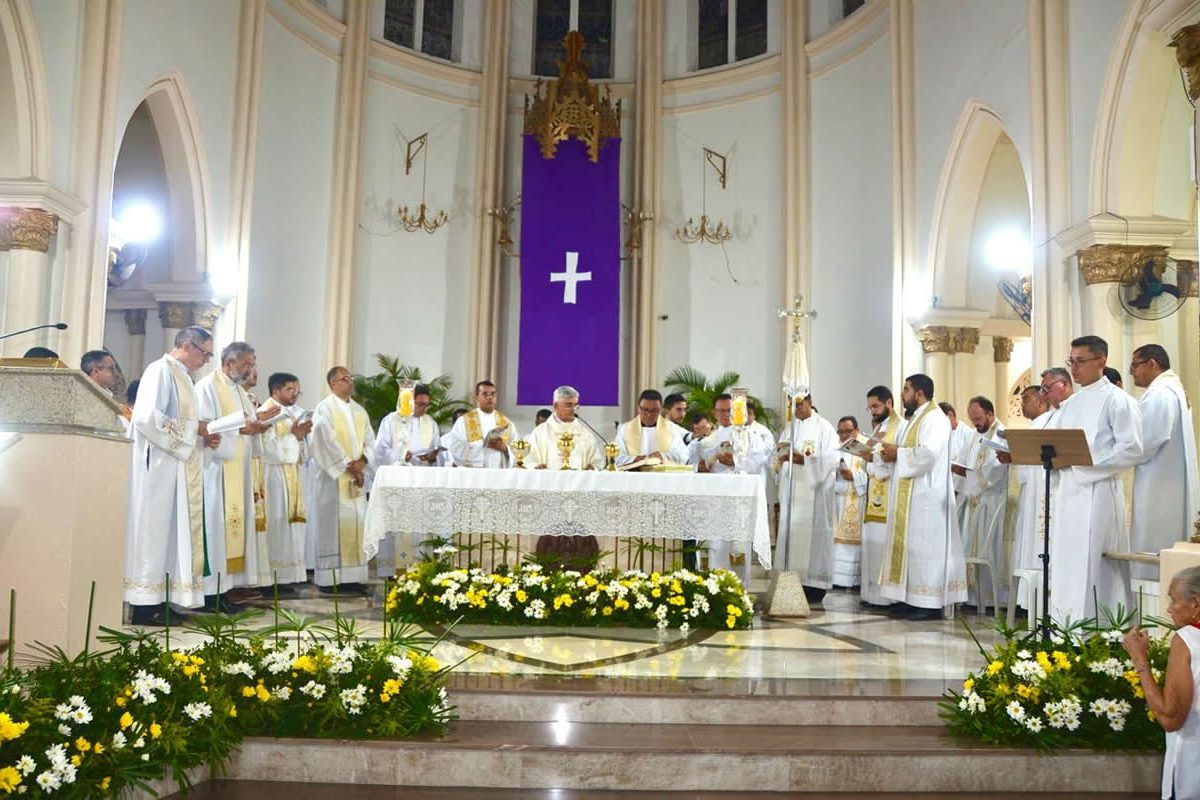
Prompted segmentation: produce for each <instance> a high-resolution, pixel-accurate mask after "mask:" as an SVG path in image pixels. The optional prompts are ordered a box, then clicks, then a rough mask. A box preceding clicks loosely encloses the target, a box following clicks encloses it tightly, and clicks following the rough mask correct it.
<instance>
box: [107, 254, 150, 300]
mask: <svg viewBox="0 0 1200 800" xmlns="http://www.w3.org/2000/svg"><path fill="white" fill-rule="evenodd" d="M145 260H146V245H144V244H140V243H139V242H129V243H127V244H125V245H123V246H121V247H116V246H110V247H109V248H108V287H109V288H110V289H115V288H116V287H118V286H121V285H123V284H124V283H125V282H126V281H128V280H129V279H130V278H132V277H133V273H134V272H135V271H136V270H137V268H138V267H139V266H140V265H141V264H142V263H143V262H145Z"/></svg>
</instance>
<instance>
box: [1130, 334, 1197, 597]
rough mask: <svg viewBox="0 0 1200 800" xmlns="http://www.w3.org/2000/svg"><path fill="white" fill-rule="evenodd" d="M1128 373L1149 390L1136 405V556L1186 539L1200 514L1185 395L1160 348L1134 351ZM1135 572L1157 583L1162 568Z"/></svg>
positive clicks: (1133, 542) (1133, 541)
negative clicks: (1139, 444) (1139, 433)
mask: <svg viewBox="0 0 1200 800" xmlns="http://www.w3.org/2000/svg"><path fill="white" fill-rule="evenodd" d="M1129 373H1130V374H1131V375H1132V376H1133V381H1134V383H1135V384H1136V385H1137V386H1139V387H1141V388H1144V389H1145V390H1146V391H1145V392H1144V393H1143V394H1142V397H1141V399H1140V400H1139V401H1138V408H1139V409H1140V410H1141V414H1142V451H1143V452H1142V460H1141V463H1139V464H1138V465H1137V467H1136V468H1135V469H1134V476H1133V526H1132V528H1131V529H1130V544H1131V546H1132V548H1133V550H1134V551H1135V552H1144V553H1158V552H1159V551H1160V550H1166V549H1168V548H1170V547H1171V546H1172V545H1174V544H1175V543H1176V542H1180V541H1186V540H1187V539H1188V537H1189V536H1190V534H1191V530H1192V525H1193V524H1194V523H1195V522H1196V513H1197V511H1198V510H1200V508H1198V507H1200V478H1198V476H1197V473H1196V432H1195V430H1193V425H1192V410H1191V407H1190V406H1189V404H1188V397H1187V393H1186V392H1185V391H1184V389H1183V384H1182V383H1181V382H1180V380H1179V376H1178V375H1176V374H1175V372H1174V371H1173V370H1172V369H1171V360H1170V358H1169V357H1168V356H1167V351H1166V350H1165V349H1163V347H1162V346H1160V345H1157V344H1147V345H1142V346H1141V347H1139V348H1137V349H1136V350H1134V351H1133V358H1132V359H1131V361H1130V364H1129ZM1132 572H1133V577H1135V578H1139V579H1142V580H1158V569H1157V568H1156V567H1153V566H1150V565H1148V564H1134V565H1133V566H1132Z"/></svg>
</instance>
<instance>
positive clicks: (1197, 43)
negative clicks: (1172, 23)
mask: <svg viewBox="0 0 1200 800" xmlns="http://www.w3.org/2000/svg"><path fill="white" fill-rule="evenodd" d="M1170 46H1171V47H1174V48H1175V60H1176V61H1178V62H1179V68H1180V69H1182V70H1183V72H1184V74H1185V75H1186V76H1187V90H1188V96H1189V97H1191V98H1192V102H1193V103H1195V102H1196V101H1197V100H1200V25H1185V26H1184V27H1182V28H1180V29H1179V30H1177V31H1176V32H1175V35H1174V36H1172V37H1171V45H1170Z"/></svg>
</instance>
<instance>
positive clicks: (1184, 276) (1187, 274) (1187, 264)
mask: <svg viewBox="0 0 1200 800" xmlns="http://www.w3.org/2000/svg"><path fill="white" fill-rule="evenodd" d="M1175 272H1176V276H1177V279H1178V281H1179V288H1180V290H1181V291H1182V294H1183V296H1184V297H1200V291H1197V290H1200V283H1198V282H1197V281H1198V279H1200V270H1198V269H1197V263H1196V262H1195V261H1176V262H1175Z"/></svg>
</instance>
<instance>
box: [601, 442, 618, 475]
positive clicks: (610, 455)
mask: <svg viewBox="0 0 1200 800" xmlns="http://www.w3.org/2000/svg"><path fill="white" fill-rule="evenodd" d="M619 452H621V448H620V447H618V446H617V443H616V442H608V443H607V444H605V445H604V458H605V462H604V468H605V469H606V470H608V471H609V472H616V471H617V453H619Z"/></svg>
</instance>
